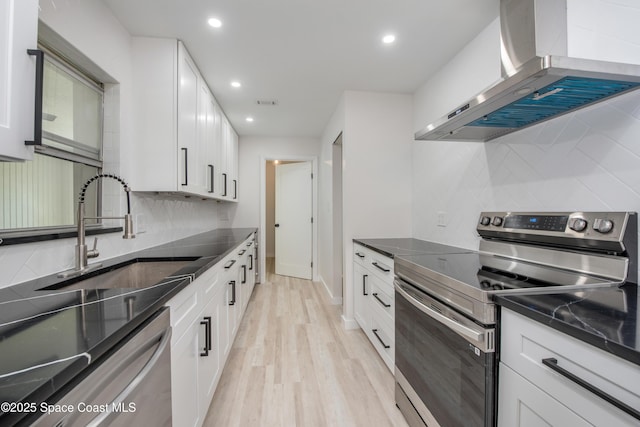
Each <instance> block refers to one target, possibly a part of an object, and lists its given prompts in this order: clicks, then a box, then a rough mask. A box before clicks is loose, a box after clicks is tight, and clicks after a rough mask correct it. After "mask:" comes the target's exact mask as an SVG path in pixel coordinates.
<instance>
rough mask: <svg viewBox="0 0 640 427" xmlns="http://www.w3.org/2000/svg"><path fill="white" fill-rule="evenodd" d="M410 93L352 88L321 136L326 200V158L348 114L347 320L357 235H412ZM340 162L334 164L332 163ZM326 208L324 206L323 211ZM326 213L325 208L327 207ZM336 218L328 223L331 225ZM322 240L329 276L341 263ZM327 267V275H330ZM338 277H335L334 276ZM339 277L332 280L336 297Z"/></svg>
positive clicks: (325, 233) (348, 319)
mask: <svg viewBox="0 0 640 427" xmlns="http://www.w3.org/2000/svg"><path fill="white" fill-rule="evenodd" d="M411 113H412V97H411V96H410V95H401V94H389V93H372V92H356V91H347V92H345V93H344V95H343V100H342V102H341V104H340V105H339V107H338V109H337V110H336V114H335V115H334V117H333V119H332V121H331V122H330V123H329V125H328V127H327V130H326V131H325V136H324V137H323V141H322V153H323V154H322V163H323V168H322V171H323V173H325V174H327V175H328V176H323V177H322V180H321V186H324V187H325V188H323V189H322V190H321V191H320V193H321V194H323V199H322V200H323V203H326V202H327V201H329V200H331V198H330V197H328V195H329V194H330V192H331V187H332V185H331V172H330V171H329V169H328V168H327V167H325V166H324V164H325V163H326V162H327V161H328V160H331V158H332V154H331V146H330V144H331V143H332V142H333V141H334V140H335V138H336V137H337V136H338V133H339V132H336V130H337V127H338V126H339V125H340V124H341V121H342V120H343V122H342V124H343V134H342V156H343V157H342V168H343V169H342V172H343V173H342V181H343V187H342V188H343V194H342V197H343V200H342V202H343V203H342V205H343V221H342V227H343V248H344V255H343V256H344V281H345V289H344V292H343V293H342V298H343V321H344V323H345V325H346V326H347V327H356V324H355V321H354V320H353V271H352V265H353V259H352V254H353V251H352V248H353V239H354V238H358V237H360V238H384V237H410V235H411V170H410V167H408V165H410V164H411V141H412V139H413V137H412V134H411V119H412V114H411ZM332 167H335V165H332ZM324 211H325V209H324V208H323V212H324ZM325 215H326V212H325ZM322 221H323V222H322V231H321V236H322V238H323V239H330V238H331V237H330V236H331V235H332V232H331V230H332V227H333V225H332V221H331V220H330V219H329V218H326V217H325V218H323V219H322ZM330 223H331V225H330V226H329V227H331V228H327V226H328V225H329V224H330ZM331 247H332V245H331V244H330V243H329V244H327V241H326V240H325V242H324V243H323V248H324V253H323V256H324V257H327V258H323V260H324V262H329V263H331V264H330V265H331V267H330V268H325V266H322V267H321V269H322V271H323V278H324V280H325V281H326V280H332V278H333V276H332V274H331V273H332V272H333V269H334V268H338V266H336V265H334V263H333V262H331V261H330V258H331V256H330V252H329V251H330V248H331ZM325 271H327V273H326V274H327V275H326V276H325V275H324V274H325ZM332 281H333V280H332ZM339 286H340V284H339V283H327V288H328V289H329V290H331V295H332V296H333V297H336V296H338V295H340V294H339V293H338V289H339Z"/></svg>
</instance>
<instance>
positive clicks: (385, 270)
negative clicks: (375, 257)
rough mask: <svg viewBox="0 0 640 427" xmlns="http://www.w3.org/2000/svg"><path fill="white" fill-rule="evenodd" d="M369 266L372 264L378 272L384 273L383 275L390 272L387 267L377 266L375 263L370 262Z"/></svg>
mask: <svg viewBox="0 0 640 427" xmlns="http://www.w3.org/2000/svg"><path fill="white" fill-rule="evenodd" d="M371 264H373V265H374V266H375V267H378V268H379V269H380V270H382V271H384V272H385V273H388V272H390V271H391V270H389V269H388V268H387V267H382V266H380V264H378V263H377V262H372V263H371Z"/></svg>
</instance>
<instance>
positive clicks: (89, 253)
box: [87, 237, 100, 258]
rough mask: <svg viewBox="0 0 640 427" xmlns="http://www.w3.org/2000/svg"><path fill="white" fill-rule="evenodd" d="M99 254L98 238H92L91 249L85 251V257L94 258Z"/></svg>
mask: <svg viewBox="0 0 640 427" xmlns="http://www.w3.org/2000/svg"><path fill="white" fill-rule="evenodd" d="M99 255H100V252H98V238H97V237H94V238H93V249H91V250H88V251H87V258H96V257H98V256H99Z"/></svg>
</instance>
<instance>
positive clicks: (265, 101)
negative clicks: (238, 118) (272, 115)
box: [256, 99, 278, 106]
mask: <svg viewBox="0 0 640 427" xmlns="http://www.w3.org/2000/svg"><path fill="white" fill-rule="evenodd" d="M256 104H258V105H267V106H275V105H278V101H276V100H275V99H258V100H257V101H256Z"/></svg>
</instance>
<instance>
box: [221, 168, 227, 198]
mask: <svg viewBox="0 0 640 427" xmlns="http://www.w3.org/2000/svg"><path fill="white" fill-rule="evenodd" d="M222 178H223V182H224V193H222V195H223V196H226V195H227V174H226V173H223V174H222Z"/></svg>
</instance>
